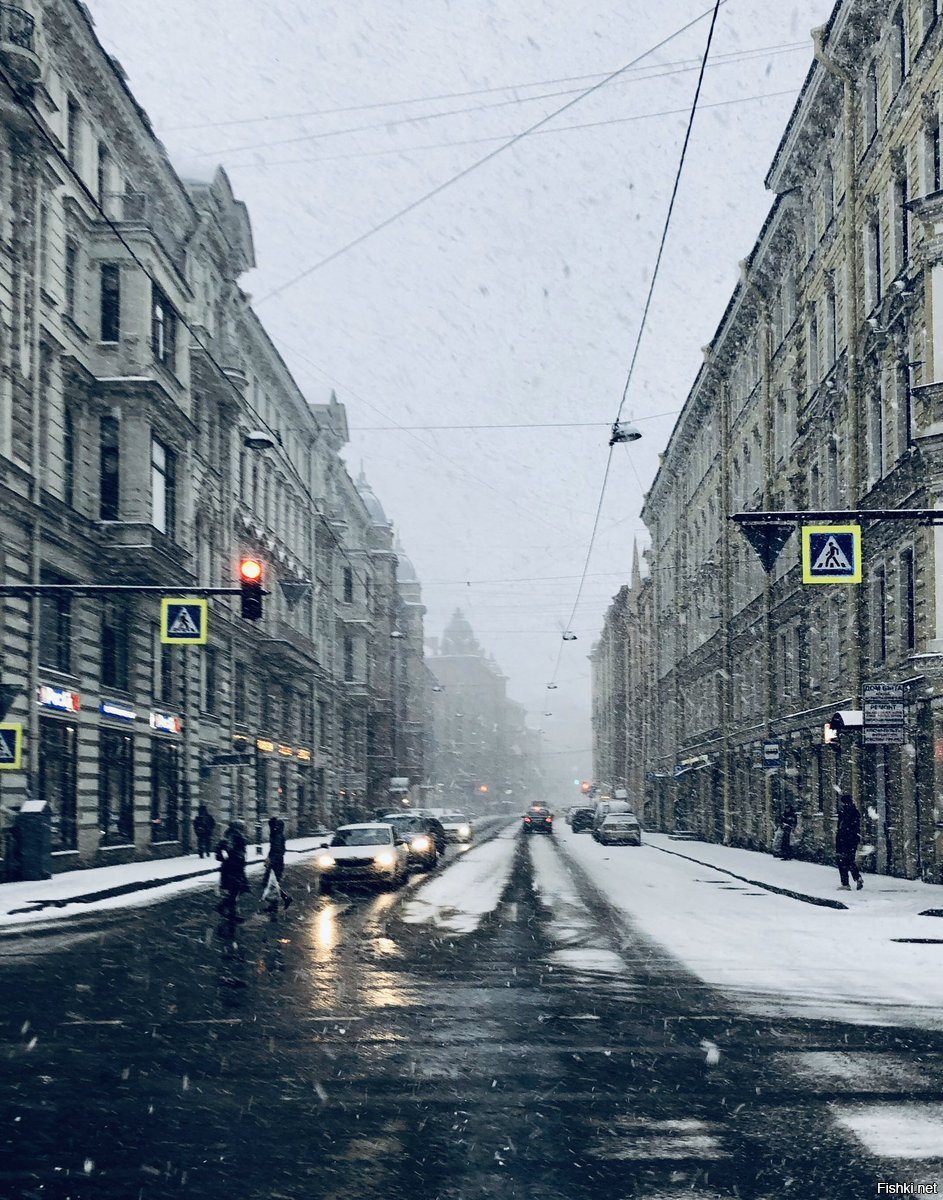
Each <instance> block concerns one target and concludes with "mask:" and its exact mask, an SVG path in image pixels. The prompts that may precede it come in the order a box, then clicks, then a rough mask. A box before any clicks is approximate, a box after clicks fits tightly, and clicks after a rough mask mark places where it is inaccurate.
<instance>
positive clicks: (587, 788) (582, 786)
mask: <svg viewBox="0 0 943 1200" xmlns="http://www.w3.org/2000/svg"><path fill="white" fill-rule="evenodd" d="M592 786H593V785H592V784H591V783H590V782H589V780H588V779H584V780H583V782H582V783H581V784H580V791H581V792H582V793H583V795H584V796H585V795H587V794H588V793H589V791H590V789H591V788H592Z"/></svg>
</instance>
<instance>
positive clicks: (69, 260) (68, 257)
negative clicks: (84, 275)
mask: <svg viewBox="0 0 943 1200" xmlns="http://www.w3.org/2000/svg"><path fill="white" fill-rule="evenodd" d="M78 269H79V247H78V243H77V242H76V241H74V240H73V239H72V238H66V240H65V312H66V316H68V317H71V318H72V320H73V321H74V320H75V313H76V307H75V301H76V280H77V275H78Z"/></svg>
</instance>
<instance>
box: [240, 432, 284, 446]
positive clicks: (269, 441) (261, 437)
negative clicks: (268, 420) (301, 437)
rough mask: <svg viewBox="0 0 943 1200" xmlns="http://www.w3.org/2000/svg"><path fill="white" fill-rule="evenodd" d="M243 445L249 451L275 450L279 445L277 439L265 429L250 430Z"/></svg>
mask: <svg viewBox="0 0 943 1200" xmlns="http://www.w3.org/2000/svg"><path fill="white" fill-rule="evenodd" d="M242 444H243V446H245V448H246V449H247V450H273V449H274V448H275V446H276V445H277V442H276V440H275V438H274V437H273V436H272V435H271V434H270V433H268V432H267V431H266V430H264V429H250V430H249V432H248V433H247V434H246V435H245V436H244V437H243V439H242Z"/></svg>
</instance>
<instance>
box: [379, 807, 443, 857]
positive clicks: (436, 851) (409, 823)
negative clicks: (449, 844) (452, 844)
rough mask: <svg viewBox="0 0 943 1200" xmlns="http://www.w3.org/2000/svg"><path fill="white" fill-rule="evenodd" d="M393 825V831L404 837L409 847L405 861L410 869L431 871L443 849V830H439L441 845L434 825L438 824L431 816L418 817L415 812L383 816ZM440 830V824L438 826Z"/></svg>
mask: <svg viewBox="0 0 943 1200" xmlns="http://www.w3.org/2000/svg"><path fill="white" fill-rule="evenodd" d="M383 819H384V821H386V822H388V823H389V824H390V825H392V826H393V830H394V832H395V833H398V834H399V835H400V836H401V837H403V838H405V840H406V844H407V846H408V848H409V853H408V855H407V861H408V864H409V866H410V868H411V869H414V870H418V871H433V870H435V868H436V865H437V864H438V861H439V855H440V854H441V853H442V851H443V850H444V849H445V832H444V831H442V832H441V845H440V842H439V837H438V835H437V833H436V830H435V826H436V825H439V822H438V821H436V820H435V819H434V818H433V817H420V816H417V815H416V814H415V813H391V814H390V815H389V816H387V817H384V818H383ZM439 829H440V830H441V826H439Z"/></svg>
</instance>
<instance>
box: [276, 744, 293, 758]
mask: <svg viewBox="0 0 943 1200" xmlns="http://www.w3.org/2000/svg"><path fill="white" fill-rule="evenodd" d="M278 753H279V754H281V755H283V757H285V758H291V756H292V755H293V754H294V750H292V748H291V746H279V747H278Z"/></svg>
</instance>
